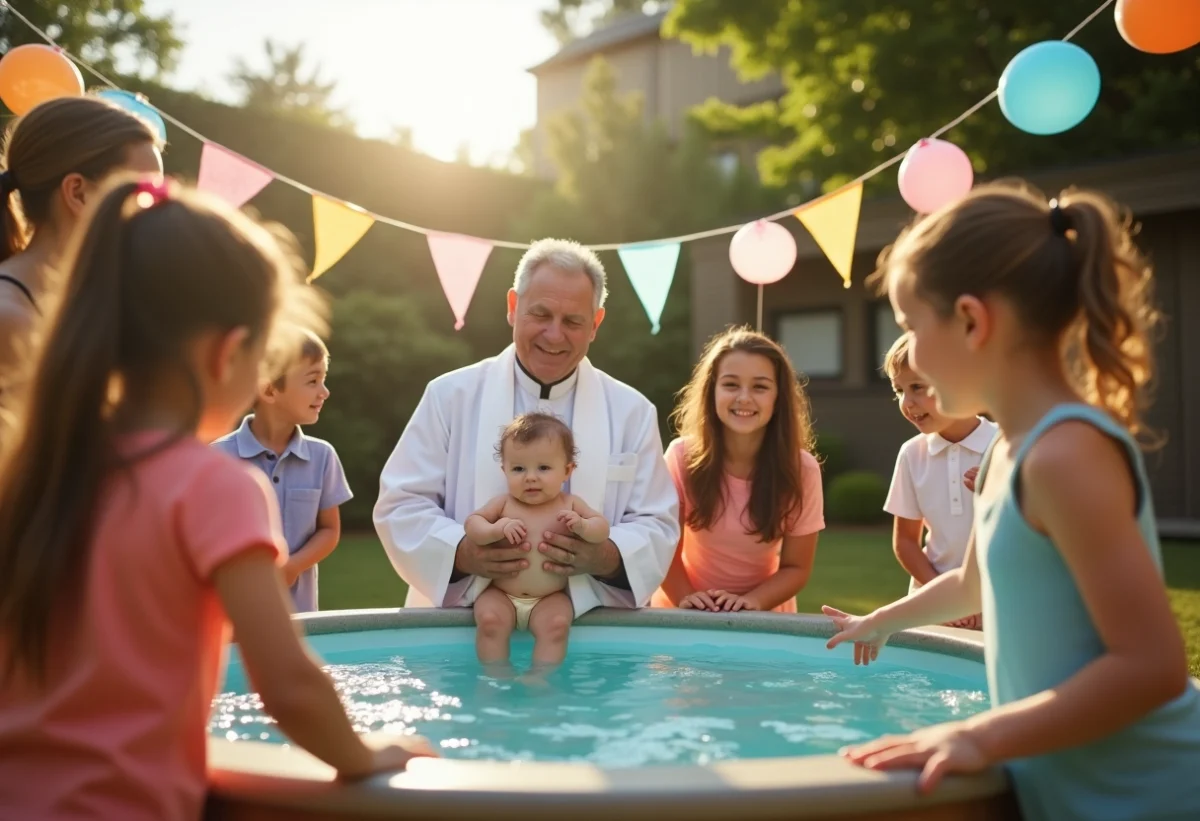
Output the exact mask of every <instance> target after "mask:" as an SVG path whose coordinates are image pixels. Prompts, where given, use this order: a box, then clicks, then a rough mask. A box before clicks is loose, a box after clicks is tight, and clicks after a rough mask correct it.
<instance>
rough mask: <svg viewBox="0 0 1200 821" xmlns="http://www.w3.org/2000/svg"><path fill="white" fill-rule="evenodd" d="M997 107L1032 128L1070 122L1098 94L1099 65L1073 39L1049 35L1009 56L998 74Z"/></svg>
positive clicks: (1057, 128) (1051, 129)
mask: <svg viewBox="0 0 1200 821" xmlns="http://www.w3.org/2000/svg"><path fill="white" fill-rule="evenodd" d="M999 90H1000V110H1001V111H1002V112H1004V116H1005V117H1007V118H1008V121H1009V122H1010V123H1012V124H1013V125H1015V126H1016V127H1017V128H1019V129H1021V130H1022V131H1027V132H1029V133H1030V134H1059V133H1061V132H1063V131H1067V130H1068V129H1071V128H1074V127H1075V126H1077V125H1079V124H1080V123H1081V122H1083V120H1084V118H1085V117H1087V115H1088V114H1090V113H1091V111H1092V109H1093V108H1095V107H1096V101H1097V100H1098V99H1100V69H1099V68H1098V67H1097V66H1096V61H1095V60H1093V59H1092V55H1090V54H1088V53H1087V52H1086V51H1084V50H1083V49H1081V48H1080V47H1079V46H1077V45H1075V44H1074V43H1065V42H1063V41H1062V40H1048V41H1046V42H1043V43H1035V44H1034V45H1032V46H1029V47H1028V48H1026V49H1024V50H1023V51H1022V52H1021V53H1019V54H1018V55H1017V56H1016V57H1013V58H1012V60H1011V61H1010V62H1009V64H1008V65H1007V66H1006V67H1005V69H1004V73H1003V74H1001V75H1000V89H999Z"/></svg>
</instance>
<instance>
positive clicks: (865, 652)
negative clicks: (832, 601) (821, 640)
mask: <svg viewBox="0 0 1200 821" xmlns="http://www.w3.org/2000/svg"><path fill="white" fill-rule="evenodd" d="M821 612H822V613H824V614H825V615H826V616H829V618H830V620H831V621H832V622H833V625H834V627H836V628H837V629H838V632H837V634H836V635H834V637H833V638H831V639H830V640H829V641H828V642H826V644H825V648H826V649H827V650H832V649H833V648H835V647H837V646H838V645H839V644H841V643H842V642H844V641H852V642H854V663H855V664H870V663H871V662H873V661H874V660H875V659H877V658H879V651H880V649H881V648H882V647H883V645H885V644H887V640H888V637H889V636H891V632H890V631H884V630H880V629H878V628H877V627H875V626H874V625H873V624H872V623H871V620H870V617H869V616H851V615H850V614H849V613H843V612H842V611H841V610H838V609H837V608H835V607H829V606H828V605H822V607H821Z"/></svg>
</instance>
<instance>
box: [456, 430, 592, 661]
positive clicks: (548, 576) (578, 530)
mask: <svg viewBox="0 0 1200 821" xmlns="http://www.w3.org/2000/svg"><path fill="white" fill-rule="evenodd" d="M496 455H497V457H498V458H499V460H500V463H501V466H502V467H503V469H504V475H505V477H506V478H507V479H508V493H507V494H505V495H503V496H497V497H496V498H495V499H492V500H491V501H490V502H488V503H487V504H486V505H484V506H483V507H482V508H480V509H479V510H477V511H475V512H474V513H472V514H471V515H470V516H468V517H467V521H466V523H465V525H464V527H465V528H466V531H467V538H468V539H470V540H471V541H472V542H474V543H475V544H480V545H485V544H493V543H495V542H498V541H502V540H507V541H509V542H511V543H512V544H520V543H521V542H522V541H524V540H525V537H526V536H527V535H529V534H531V533H532V534H541V533H545V532H547V531H550V532H556V533H563V534H574V535H575V536H576V537H577V538H579V539H582V540H583V541H585V542H591V543H594V544H598V543H600V542H603V541H605V540H606V539H608V522H607V521H605V519H604V517H603V516H602V515H601V514H599V513H597V512H596V511H594V510H592V509H591V508H590V507H588V506H587V505H586V504H585V503H584V502H583V501H582V500H581V499H579V498H578V497H576V496H572V495H571V494H569V493H564V492H563V485H564V484H565V483H566V481H567V479H569V478H570V476H571V472H572V471H573V470H574V469H575V456H576V451H575V437H574V435H573V434H572V433H571V429H570V428H569V427H567V426H566V425H565V424H564V423H563V422H562V421H561V420H560V419H558V418H557V417H555V416H552V415H550V414H546V413H526V414H523V415H521V416H518V417H517V418H516V419H514V420H513V421H512V422H510V423H509V424H508V426H507V427H506V428H505V429H504V431H503V433H501V435H500V443H499V444H498V445H497V446H496ZM566 586H567V579H566V577H565V576H560V575H557V574H554V573H550V572H548V571H546V570H544V569H543V568H542V563H541V562H537V561H534V562H531V563H530V566H529V567H527V568H526V569H525V570H522V571H521V573H520V574H519V575H517V576H515V577H514V578H511V579H496V580H494V581H493V582H492V584H491V585H490V586H489V587H488V588H487V589H486V590H484V591H483V593H481V594H480V595H479V598H478V599H476V600H475V624H476V627H477V631H476V638H475V648H476V651H477V652H478V653H479V660H480V661H482V662H484V663H485V664H488V663H495V662H505V661H507V660H508V657H509V638H510V636H512V631H513V628H514V627H516V628H518V629H521V630H525V629H528V630H529V632H531V633H533V638H534V645H533V664H534V667H535V668H545V667H552V666H554V665H557V664H560V663H562V660H563V658H564V657H565V656H566V654H567V633H568V632H569V631H570V628H571V622H572V620H573V619H574V617H575V611H574V606H573V605H572V604H571V598H570V596H568V595H567V593H566V592H565V589H564V588H566Z"/></svg>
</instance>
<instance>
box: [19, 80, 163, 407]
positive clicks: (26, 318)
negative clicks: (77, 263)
mask: <svg viewBox="0 0 1200 821" xmlns="http://www.w3.org/2000/svg"><path fill="white" fill-rule="evenodd" d="M159 149H160V145H159V143H158V137H157V136H156V135H155V132H154V130H153V129H152V127H151V126H150V125H149V124H148V123H147V122H145V121H144V120H141V119H139V118H138V117H136V116H134V115H133V114H131V113H129V112H128V111H126V110H125V109H123V108H119V107H118V106H115V105H113V104H112V103H109V102H108V101H106V100H103V99H101V98H99V97H61V98H59V99H55V100H49V101H47V102H45V103H42V104H41V105H39V106H37V107H36V108H34V109H32V110H31V111H29V112H28V113H27V114H25V115H24V116H23V117H20V118H19V119H17V120H16V121H15V122H14V123H13V125H11V126H10V127H9V130H8V135H7V137H6V139H5V141H4V145H3V149H2V150H0V390H2V389H3V388H4V387H5V385H6V384H11V383H12V381H13V380H20V378H21V377H20V371H21V370H22V369H23V368H25V367H26V366H27V364H28V361H27V360H28V359H29V356H30V352H29V350H28V346H29V342H30V332H31V330H32V327H33V325H34V320H35V319H36V318H37V316H38V315H39V313H41V312H42V311H41V310H40V308H41V307H42V303H43V302H45V296H44V295H45V294H46V293H47V292H48V291H49V290H50V286H51V282H50V278H51V276H52V275H53V273H54V270H55V269H56V268H57V266H58V263H59V260H60V259H61V257H62V255H63V251H64V250H65V247H66V244H67V241H68V239H69V238H70V236H71V232H72V230H73V229H74V227H75V223H76V222H78V220H79V216H80V214H81V213H82V211H83V209H84V207H85V205H86V203H87V202H88V200H89V199H91V198H92V197H94V196H95V194H96V190H97V186H99V185H100V184H101V183H102V182H103V180H104V178H105V177H106V176H108V175H109V174H111V173H113V172H114V171H130V172H136V173H159V174H161V173H162V157H161V156H160V154H159ZM6 401H7V400H6Z"/></svg>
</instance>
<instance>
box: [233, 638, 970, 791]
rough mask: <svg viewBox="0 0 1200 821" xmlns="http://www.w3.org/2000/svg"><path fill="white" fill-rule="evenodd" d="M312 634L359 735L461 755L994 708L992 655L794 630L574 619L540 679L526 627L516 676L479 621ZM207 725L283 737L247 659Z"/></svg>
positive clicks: (249, 735)
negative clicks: (967, 655) (484, 643)
mask: <svg viewBox="0 0 1200 821" xmlns="http://www.w3.org/2000/svg"><path fill="white" fill-rule="evenodd" d="M309 641H310V643H311V644H312V646H313V647H314V649H315V650H316V651H317V652H318V653H319V654H320V655H321V657H322V658H323V659H324V660H325V662H326V668H325V669H326V671H327V672H328V673H329V675H330V676H331V677H332V678H333V680H334V681H335V682H336V684H337V688H338V690H339V692H340V693H341V695H342V699H343V702H344V703H345V704H346V706H347V711H348V712H349V714H350V716H351V718H352V720H353V721H354V724H355V727H356V729H358V731H359V732H373V731H384V732H391V733H405V732H417V733H419V734H421V735H424V736H426V737H428V738H429V739H431V740H432V741H433V742H435V745H437V746H438V747H439V749H440V753H441V755H443V756H445V757H447V758H478V759H499V760H539V761H585V762H590V763H593V764H596V765H598V766H602V767H614V768H615V767H636V766H642V765H647V764H706V763H710V762H714V761H719V760H726V759H736V758H763V757H776V756H802V755H819V754H829V753H835V752H836V751H837V750H838V749H839V748H840V747H842V746H843V745H845V744H850V743H855V742H862V741H866V740H868V739H871V738H875V737H877V736H880V735H883V734H886V733H895V732H905V731H910V730H914V729H917V728H920V727H924V726H928V725H930V724H936V723H938V722H942V721H948V720H955V719H961V718H965V717H967V716H970V715H973V714H975V713H978V712H980V711H982V710H984V709H986V708H987V706H988V700H987V686H986V683H985V680H984V668H983V665H982V664H980V663H978V662H974V661H970V660H967V659H959V658H953V657H950V656H944V655H940V654H936V653H929V652H923V651H916V650H910V649H902V648H885V650H884V651H883V653H881V655H880V658H879V661H878V662H876V663H875V664H872V665H871V666H870V667H866V668H863V667H855V666H854V664H853V661H852V659H851V657H850V650H849V648H838V650H837V651H835V652H830V651H828V650H826V649H825V647H824V640H823V639H816V638H808V637H801V636H792V635H780V634H770V633H749V632H730V631H708V630H681V629H670V628H617V627H576V628H574V630H573V631H572V634H571V645H570V652H569V654H568V656H567V660H566V662H565V664H564V665H563V666H562V667H560V668H559V669H558V670H556V671H554V672H552V673H550V674H548V675H547V676H545V677H544V679H540V680H539V679H532V680H527V677H525V676H524V675H523V673H524V671H525V670H526V669H527V668H528V666H529V661H530V653H531V650H532V642H531V640H530V639H529V638H528V637H527V636H526V635H524V634H522V635H520V636H518V637H516V638H515V639H514V642H513V666H514V668H515V669H514V671H513V673H511V674H509V673H497V672H496V671H493V670H485V669H484V668H483V667H482V666H481V665H480V664H479V662H478V661H477V660H476V658H475V649H474V632H473V631H472V630H471V629H470V628H441V627H438V628H432V627H431V628H410V629H403V630H373V631H363V632H354V633H334V634H325V635H317V636H311V637H310V638H309ZM843 650H844V652H843ZM209 732H210V733H211V734H212V735H213V736H217V737H221V738H226V739H229V740H231V741H238V740H262V741H270V742H275V743H283V742H284V738H283V737H282V735H281V734H280V733H279V732H278V728H277V727H276V726H275V724H274V721H273V720H272V719H271V718H269V717H268V716H267V715H266V713H265V712H264V711H263V709H262V703H261V701H260V700H259V699H258V697H257V695H255V694H254V693H253V692H252V691H251V690H250V689H249V687H248V685H247V682H246V678H245V675H244V672H243V671H242V669H241V665H240V663H239V661H238V660H237V659H234V658H231V659H230V664H229V672H228V674H227V676H226V684H225V687H224V692H222V693H221V694H220V695H219V696H218V697H217V699H216V700H215V702H214V705H213V714H212V719H211V721H210V724H209Z"/></svg>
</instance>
